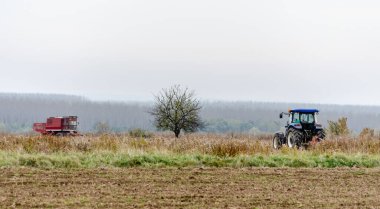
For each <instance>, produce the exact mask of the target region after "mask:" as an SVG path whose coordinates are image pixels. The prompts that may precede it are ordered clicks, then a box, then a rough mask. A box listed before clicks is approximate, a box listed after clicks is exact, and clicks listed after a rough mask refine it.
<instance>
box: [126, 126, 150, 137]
mask: <svg viewBox="0 0 380 209" xmlns="http://www.w3.org/2000/svg"><path fill="white" fill-rule="evenodd" d="M129 136H130V137H134V138H151V137H152V136H153V134H152V133H149V132H148V131H145V130H143V129H140V128H136V129H133V130H130V131H129Z"/></svg>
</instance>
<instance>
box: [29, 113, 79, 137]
mask: <svg viewBox="0 0 380 209" xmlns="http://www.w3.org/2000/svg"><path fill="white" fill-rule="evenodd" d="M78 124H79V123H78V117H77V116H64V117H50V118H48V119H47V121H46V123H34V124H33V130H34V131H36V132H39V133H41V134H43V135H55V136H76V135H78V131H77V128H78Z"/></svg>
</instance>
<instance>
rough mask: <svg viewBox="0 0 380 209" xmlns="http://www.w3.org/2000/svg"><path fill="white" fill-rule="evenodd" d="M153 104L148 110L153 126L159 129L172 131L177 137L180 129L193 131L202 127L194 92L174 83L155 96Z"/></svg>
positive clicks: (199, 107) (198, 105)
mask: <svg viewBox="0 0 380 209" xmlns="http://www.w3.org/2000/svg"><path fill="white" fill-rule="evenodd" d="M155 100H156V101H155V105H154V107H153V110H152V111H151V112H150V113H151V114H152V115H153V116H154V120H155V126H156V127H157V128H158V129H159V130H170V131H173V132H174V134H175V136H176V137H177V138H178V136H179V134H180V133H181V130H183V131H185V132H195V131H197V130H198V129H199V128H200V127H202V124H203V123H202V121H201V118H200V116H199V112H200V109H201V106H200V103H199V100H197V99H195V98H194V92H193V91H191V92H189V90H188V89H187V88H186V89H181V86H180V85H174V86H172V87H171V88H169V89H163V90H162V91H161V92H160V93H159V94H158V95H156V96H155Z"/></svg>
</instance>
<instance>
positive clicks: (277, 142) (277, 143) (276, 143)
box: [273, 134, 282, 149]
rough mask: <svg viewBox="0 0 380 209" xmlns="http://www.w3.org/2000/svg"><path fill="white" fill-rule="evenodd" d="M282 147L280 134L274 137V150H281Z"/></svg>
mask: <svg viewBox="0 0 380 209" xmlns="http://www.w3.org/2000/svg"><path fill="white" fill-rule="evenodd" d="M281 147H282V141H281V138H280V136H279V135H278V134H276V135H274V137H273V148H274V149H280V148H281Z"/></svg>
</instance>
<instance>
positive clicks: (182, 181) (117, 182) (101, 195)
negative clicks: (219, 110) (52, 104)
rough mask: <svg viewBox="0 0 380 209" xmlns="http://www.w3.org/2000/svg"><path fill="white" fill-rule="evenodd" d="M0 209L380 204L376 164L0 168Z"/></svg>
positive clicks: (332, 206) (342, 206) (349, 205)
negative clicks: (350, 166)
mask: <svg viewBox="0 0 380 209" xmlns="http://www.w3.org/2000/svg"><path fill="white" fill-rule="evenodd" d="M0 206H1V208H12V207H14V208H380V169H348V168H340V169H292V168H242V169H234V168H185V169H179V168H128V169H116V168H104V169H80V170H63V169H62V170H60V169H52V170H41V169H32V168H1V169H0Z"/></svg>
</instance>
